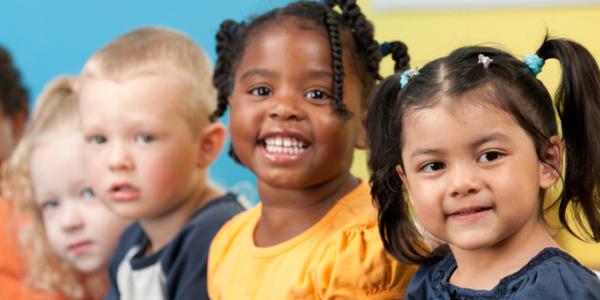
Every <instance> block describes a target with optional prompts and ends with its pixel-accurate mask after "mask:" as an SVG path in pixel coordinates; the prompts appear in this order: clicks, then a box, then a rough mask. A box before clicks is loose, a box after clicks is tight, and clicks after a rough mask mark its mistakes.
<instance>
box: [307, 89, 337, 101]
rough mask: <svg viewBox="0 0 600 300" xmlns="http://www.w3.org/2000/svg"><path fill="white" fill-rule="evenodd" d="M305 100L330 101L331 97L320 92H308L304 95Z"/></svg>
mask: <svg viewBox="0 0 600 300" xmlns="http://www.w3.org/2000/svg"><path fill="white" fill-rule="evenodd" d="M304 96H305V97H306V98H309V99H313V100H322V99H331V98H332V97H331V95H329V94H328V93H326V92H324V91H322V90H310V91H308V92H307V93H306V94H305V95H304Z"/></svg>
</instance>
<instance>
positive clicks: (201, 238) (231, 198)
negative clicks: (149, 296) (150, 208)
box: [162, 193, 244, 261]
mask: <svg viewBox="0 0 600 300" xmlns="http://www.w3.org/2000/svg"><path fill="white" fill-rule="evenodd" d="M243 210H244V207H243V206H242V205H241V204H240V203H239V202H238V200H237V196H236V195H234V194H231V193H229V194H226V195H224V196H221V197H219V198H217V199H215V200H213V201H211V202H209V203H208V204H206V205H205V206H203V207H201V208H200V209H198V211H196V212H195V213H194V215H193V216H192V218H191V219H190V220H189V221H188V223H187V224H186V225H185V226H184V228H183V229H182V230H181V231H180V232H179V233H178V234H177V236H176V237H175V238H174V239H173V240H172V241H171V243H170V244H169V245H167V247H166V248H165V251H164V253H163V258H162V260H163V261H165V260H170V259H182V258H183V257H185V256H186V255H188V254H189V255H191V256H194V257H196V258H197V259H198V261H202V260H204V259H205V258H206V257H207V256H208V249H209V246H210V243H211V242H212V240H213V238H214V237H215V235H216V234H217V232H218V231H219V230H220V229H221V227H222V226H223V224H225V223H226V222H227V221H229V220H230V219H231V218H232V217H234V216H235V215H237V214H238V213H240V212H242V211H243Z"/></svg>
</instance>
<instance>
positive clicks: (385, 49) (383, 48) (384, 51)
mask: <svg viewBox="0 0 600 300" xmlns="http://www.w3.org/2000/svg"><path fill="white" fill-rule="evenodd" d="M379 53H381V57H384V56H386V55H388V54H390V53H392V44H390V43H388V42H383V43H382V44H381V45H379Z"/></svg>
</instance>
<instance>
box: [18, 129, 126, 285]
mask: <svg viewBox="0 0 600 300" xmlns="http://www.w3.org/2000/svg"><path fill="white" fill-rule="evenodd" d="M83 162H84V161H83V142H82V138H81V133H80V132H77V131H67V132H61V133H58V134H52V136H51V137H48V141H45V142H43V143H42V144H40V145H38V146H36V147H35V149H34V150H33V152H32V154H31V158H30V164H31V179H32V182H33V186H34V191H35V195H34V196H35V199H36V203H37V205H38V207H39V208H40V210H41V212H42V218H43V220H44V225H45V229H46V235H47V237H48V242H49V243H50V246H51V247H52V249H53V250H54V252H55V253H56V254H57V255H58V257H60V258H61V259H63V260H65V261H66V262H68V263H70V264H71V265H73V266H74V267H75V268H76V269H77V270H79V271H80V272H83V273H86V274H90V273H94V272H97V271H102V270H105V268H106V267H107V265H108V262H109V260H110V257H111V255H112V253H113V250H114V248H115V246H116V243H117V240H118V238H119V235H120V234H121V232H122V230H123V229H124V228H125V226H126V225H127V224H128V222H127V221H126V220H125V219H122V218H120V217H118V216H117V215H115V214H114V213H113V212H111V211H110V210H108V208H106V206H104V205H103V204H102V202H100V201H99V200H97V199H96V197H95V196H94V194H93V192H92V190H91V188H90V185H89V182H88V180H87V179H86V176H85V171H84V169H83V168H82V165H83Z"/></svg>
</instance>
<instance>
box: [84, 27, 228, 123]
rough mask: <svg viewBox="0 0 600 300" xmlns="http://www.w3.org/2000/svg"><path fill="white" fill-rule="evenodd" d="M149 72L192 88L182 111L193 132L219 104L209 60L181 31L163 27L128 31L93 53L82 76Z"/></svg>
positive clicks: (114, 78) (109, 76) (116, 76)
mask: <svg viewBox="0 0 600 300" xmlns="http://www.w3.org/2000/svg"><path fill="white" fill-rule="evenodd" d="M148 74H160V75H166V76H173V77H175V78H176V79H178V80H179V81H180V82H181V83H183V84H184V85H185V86H186V87H188V88H189V93H188V95H187V96H186V99H185V100H184V103H182V104H183V107H182V111H183V113H184V116H185V117H186V119H188V122H189V124H190V126H191V127H192V129H193V130H194V131H197V130H199V129H201V128H203V127H204V125H205V124H207V123H208V122H209V115H210V114H211V113H212V111H213V110H215V108H216V105H217V98H216V97H217V95H216V90H215V88H214V87H213V85H212V82H211V78H212V74H213V71H212V66H211V63H210V59H209V58H208V56H207V55H206V53H205V52H204V51H203V50H202V49H201V48H200V47H199V46H198V45H197V44H196V43H195V42H194V41H193V40H192V39H191V38H190V37H188V36H187V35H185V34H183V33H181V32H177V31H175V30H172V29H168V28H162V27H142V28H139V29H136V30H133V31H131V32H128V33H126V34H124V35H122V36H120V37H119V38H117V39H116V40H114V41H112V42H111V43H110V44H108V45H106V46H105V47H104V48H102V49H100V50H99V51H98V52H96V53H95V54H94V55H92V57H91V58H90V59H89V60H88V61H87V63H86V64H85V66H84V68H83V72H82V79H83V80H84V82H85V80H86V79H88V78H101V79H108V80H112V81H115V82H121V81H124V80H127V79H130V78H132V77H135V76H140V75H148ZM83 86H85V84H83ZM171 100H172V99H171Z"/></svg>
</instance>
